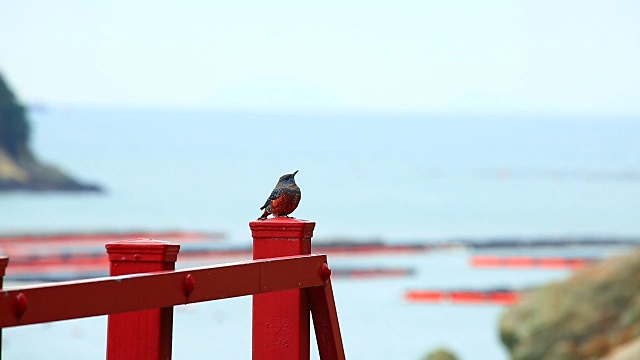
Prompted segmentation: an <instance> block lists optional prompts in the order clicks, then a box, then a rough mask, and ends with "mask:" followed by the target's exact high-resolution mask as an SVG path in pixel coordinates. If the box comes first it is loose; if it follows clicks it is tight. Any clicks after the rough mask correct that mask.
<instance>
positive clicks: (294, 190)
mask: <svg viewBox="0 0 640 360" xmlns="http://www.w3.org/2000/svg"><path fill="white" fill-rule="evenodd" d="M297 173H298V170H296V171H295V172H293V174H284V175H282V176H280V179H279V180H278V183H277V184H276V187H275V188H274V189H273V191H272V192H271V195H269V198H268V199H267V201H266V202H265V203H264V205H263V206H262V207H261V208H260V210H264V212H263V213H262V215H261V216H260V217H259V218H258V220H265V219H266V218H267V216H269V214H271V215H273V216H274V217H289V216H288V215H289V214H291V213H292V212H293V211H294V210H295V209H296V208H297V207H298V204H299V203H300V197H301V192H300V188H299V187H298V185H296V180H295V178H294V177H295V176H296V174H297Z"/></svg>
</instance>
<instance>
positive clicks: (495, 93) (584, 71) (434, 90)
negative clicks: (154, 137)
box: [0, 0, 640, 115]
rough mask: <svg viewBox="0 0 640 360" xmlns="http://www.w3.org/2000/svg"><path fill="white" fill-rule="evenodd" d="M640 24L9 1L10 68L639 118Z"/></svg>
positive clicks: (446, 6) (259, 6)
mask: <svg viewBox="0 0 640 360" xmlns="http://www.w3.org/2000/svg"><path fill="white" fill-rule="evenodd" d="M303 3H306V5H301V4H303ZM345 4H348V5H345ZM639 19H640V2H639V1H635V0H629V1H604V0H601V1H589V0H577V1H558V0H554V1H543V0H533V1H515V0H504V1H491V0H484V1H476V0H473V1H370V0H369V1H351V2H348V1H327V0H324V1H315V2H301V1H255V2H254V1H224V2H221V1H211V0H206V1H158V0H153V1H94V0H92V1H85V0H77V1H64V0H56V1H29V0H0V71H2V72H3V73H4V74H5V76H6V77H7V78H8V79H9V80H10V82H11V84H12V85H13V87H14V88H15V90H16V91H17V92H18V94H19V95H20V97H21V98H22V99H23V100H25V101H28V102H41V103H45V104H82V105H119V106H120V105H125V106H177V107H187V108H221V109H242V110H328V111H384V112H397V111H403V112H453V113H461V112H462V113H477V112H483V113H496V112H497V113H531V112H534V113H550V114H597V115H640V65H639V64H640V21H639Z"/></svg>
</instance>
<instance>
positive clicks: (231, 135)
mask: <svg viewBox="0 0 640 360" xmlns="http://www.w3.org/2000/svg"><path fill="white" fill-rule="evenodd" d="M31 119H32V127H33V136H32V141H31V142H32V147H33V148H34V150H35V152H36V154H37V155H38V156H39V157H40V158H41V159H42V160H43V161H45V162H50V163H52V164H56V165H57V166H59V167H60V168H62V169H63V170H65V171H67V172H69V173H71V174H73V175H75V176H76V177H77V178H79V179H81V180H85V181H88V182H96V183H99V184H100V185H102V186H104V188H105V189H106V192H105V193H103V194H93V193H85V194H69V193H57V194H56V193H11V194H0V232H1V233H25V232H28V233H32V232H73V231H132V230H150V231H161V230H185V231H191V230H193V231H222V232H224V233H225V234H226V241H227V242H229V243H232V244H233V243H236V244H248V243H250V241H251V238H250V232H249V227H248V222H249V221H250V220H253V219H255V218H257V217H258V216H259V215H260V210H259V207H260V206H261V205H262V204H263V203H264V201H265V199H266V198H267V196H268V195H269V193H270V191H271V189H272V188H273V186H274V185H275V183H276V181H277V179H278V177H279V176H280V175H282V174H285V173H290V172H293V171H295V170H299V171H300V172H299V173H298V175H297V176H296V180H297V183H298V185H299V186H300V187H301V188H302V193H303V195H302V201H301V203H300V206H299V208H298V210H296V212H295V213H294V214H293V215H294V216H296V217H298V218H303V219H309V220H313V221H315V222H316V223H317V225H316V230H315V233H314V241H323V240H332V239H351V240H354V241H359V240H382V241H386V242H389V243H401V242H416V241H447V240H452V239H472V240H479V241H482V240H484V239H487V240H489V239H496V238H502V239H505V238H509V239H520V240H526V239H532V238H539V237H544V238H583V237H601V238H606V237H638V236H640V221H638V218H639V217H638V214H640V141H638V139H639V138H640V119H633V118H615V119H609V118H578V117H572V118H567V117H549V116H546V117H535V116H520V117H508V116H482V117H474V116H450V115H448V116H444V115H422V116H419V115H414V116H409V115H403V116H394V115H391V114H368V115H367V114H330V113H326V114H255V113H253V114H252V113H220V112H206V111H179V110H149V109H90V108H49V109H47V110H46V111H40V112H35V113H32V114H31ZM617 250H620V249H617ZM617 250H616V251H617ZM550 251H554V250H550ZM564 251H565V252H566V253H567V254H568V255H571V252H572V249H565V250H564ZM576 251H578V250H577V249H576ZM591 252H592V253H594V254H596V255H598V254H600V255H609V254H611V253H613V252H615V251H613V250H611V249H592V251H591ZM472 255H473V254H472V253H470V252H468V251H460V250H456V251H438V252H432V253H420V254H415V255H380V256H377V257H355V258H354V257H335V258H330V264H331V265H332V266H362V267H371V266H379V267H394V266H401V267H408V268H412V269H414V270H415V274H414V275H413V276H409V277H405V278H399V279H398V278H394V279H391V278H389V279H384V278H382V279H364V280H362V279H347V278H336V279H335V280H334V291H335V297H336V302H337V306H338V313H339V318H340V325H341V327H342V332H343V340H344V343H345V350H346V353H347V356H348V358H351V359H419V358H420V357H421V356H423V355H424V354H425V353H427V352H428V351H429V350H432V349H434V348H435V347H439V346H446V347H449V348H450V349H452V350H453V351H454V352H456V353H457V354H458V355H459V356H460V358H461V359H466V360H475V359H477V360H485V359H497V360H500V359H507V358H508V356H507V353H506V352H505V350H504V349H503V347H502V346H501V344H500V341H499V337H498V326H497V321H498V319H499V316H500V314H501V313H502V312H503V311H504V308H503V307H501V306H494V305H464V306H463V305H453V304H412V303H407V302H406V301H405V300H404V299H403V294H404V292H405V291H406V290H408V289H420V288H434V287H439V288H473V287H475V288H484V287H499V286H531V285H537V284H541V283H545V282H548V281H553V280H556V279H562V278H564V277H566V276H568V275H569V272H568V271H564V270H555V271H552V270H534V269H529V270H524V269H520V270H509V269H477V268H471V267H470V266H469V257H470V256H472ZM250 308H251V299H250V298H249V297H245V298H238V299H229V300H223V301H216V302H211V303H206V304H193V305H187V306H181V307H176V309H175V314H176V315H175V327H174V359H196V358H203V359H208V358H220V359H249V358H250V355H251V330H250V329H251V326H250V323H251V316H250ZM3 334H4V336H3V355H4V356H5V358H7V359H43V358H47V359H67V358H70V357H77V358H84V359H102V358H104V348H105V336H106V335H105V334H106V318H105V317H96V318H89V319H83V320H74V321H67V322H59V323H51V324H43V325H35V326H25V327H20V328H10V329H6V330H4V332H3ZM34 344H38V346H34ZM315 358H317V355H316V356H315Z"/></svg>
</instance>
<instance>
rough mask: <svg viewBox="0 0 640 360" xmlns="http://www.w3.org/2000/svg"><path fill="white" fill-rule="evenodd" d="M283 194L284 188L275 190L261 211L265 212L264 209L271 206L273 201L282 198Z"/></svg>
mask: <svg viewBox="0 0 640 360" xmlns="http://www.w3.org/2000/svg"><path fill="white" fill-rule="evenodd" d="M281 194H282V188H275V189H273V191H272V192H271V195H269V198H268V199H267V201H266V202H265V203H264V205H262V207H261V208H260V210H264V208H266V207H267V205H269V203H270V202H271V201H272V200H275V199H277V198H279V197H280V195H281Z"/></svg>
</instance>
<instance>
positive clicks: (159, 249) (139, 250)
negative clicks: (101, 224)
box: [105, 239, 180, 262]
mask: <svg viewBox="0 0 640 360" xmlns="http://www.w3.org/2000/svg"><path fill="white" fill-rule="evenodd" d="M105 247H106V248H107V254H109V261H145V262H147V261H150V262H176V260H177V259H178V251H180V245H179V244H174V243H170V242H167V241H160V240H152V239H135V240H122V241H113V242H110V243H108V244H106V245H105Z"/></svg>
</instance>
